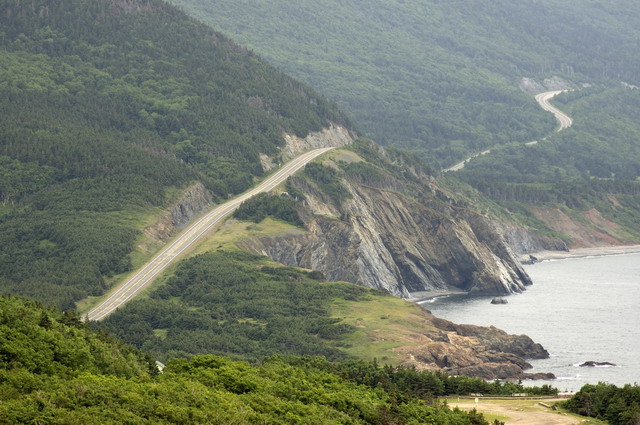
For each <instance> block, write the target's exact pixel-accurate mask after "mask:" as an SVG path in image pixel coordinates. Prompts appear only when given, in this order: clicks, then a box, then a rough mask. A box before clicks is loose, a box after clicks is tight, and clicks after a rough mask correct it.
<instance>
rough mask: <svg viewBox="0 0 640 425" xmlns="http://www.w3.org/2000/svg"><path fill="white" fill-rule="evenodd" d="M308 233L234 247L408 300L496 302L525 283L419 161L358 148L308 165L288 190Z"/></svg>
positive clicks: (508, 257)
mask: <svg viewBox="0 0 640 425" xmlns="http://www.w3.org/2000/svg"><path fill="white" fill-rule="evenodd" d="M287 191H288V193H289V194H291V193H294V194H296V196H299V197H300V198H301V199H302V198H303V199H304V200H303V201H302V202H298V206H299V208H300V210H301V216H302V218H303V221H304V223H305V227H306V228H307V229H308V232H305V233H299V234H284V235H282V236H275V237H266V238H259V239H251V240H246V241H243V242H242V243H241V246H242V247H244V248H246V249H250V250H252V251H254V252H256V253H263V254H267V255H269V256H270V257H271V258H273V259H275V260H276V261H279V262H282V263H284V264H287V265H291V266H299V267H306V268H310V269H314V270H319V271H322V272H323V273H324V274H325V275H326V276H327V277H328V278H329V279H331V280H346V281H349V282H354V283H359V284H362V285H365V286H368V287H372V288H376V289H383V290H386V291H388V292H390V293H392V294H394V295H397V296H402V297H409V296H410V294H411V293H414V292H424V291H435V292H446V291H464V292H471V293H476V294H492V295H501V294H509V293H514V292H520V291H522V290H524V288H525V286H526V285H529V284H531V281H530V280H529V277H528V276H527V275H526V273H525V272H524V270H523V269H522V268H521V267H520V265H519V263H518V261H517V260H516V259H515V258H514V256H513V254H512V253H511V250H510V249H509V248H508V247H507V246H506V244H505V243H504V241H503V239H502V237H501V236H500V235H499V234H498V233H497V232H496V230H495V229H493V228H492V225H491V224H490V221H489V219H488V217H486V216H484V215H482V214H479V213H478V212H477V210H476V209H475V206H474V204H471V203H469V202H466V201H464V200H463V199H462V198H461V197H460V196H459V195H457V194H455V193H454V192H452V191H450V190H448V189H447V188H446V186H443V185H442V183H441V182H439V181H438V180H436V179H435V178H434V177H433V176H432V172H430V170H429V169H428V168H425V167H423V166H421V164H420V162H419V161H416V160H415V159H414V158H411V157H408V156H405V155H403V154H401V153H394V152H389V151H386V150H384V149H382V148H380V147H378V146H377V145H375V144H374V143H373V142H370V141H367V140H357V141H355V142H354V144H352V145H349V146H348V147H346V148H345V149H341V150H338V151H335V152H332V153H331V154H330V155H329V156H328V158H327V159H325V161H324V162H323V163H313V164H310V165H307V167H306V170H305V173H304V174H303V175H302V176H301V177H296V178H293V179H291V181H290V182H289V185H288V187H287Z"/></svg>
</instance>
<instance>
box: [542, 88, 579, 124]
mask: <svg viewBox="0 0 640 425" xmlns="http://www.w3.org/2000/svg"><path fill="white" fill-rule="evenodd" d="M566 91H568V90H556V91H548V92H545V93H540V94H537V95H536V101H537V102H538V104H539V105H540V107H541V108H542V109H544V110H545V111H549V112H551V113H552V114H553V115H555V117H556V119H557V120H558V122H559V123H560V126H559V127H558V129H557V130H556V131H562V130H564V129H567V128H569V127H571V126H572V125H573V120H572V119H571V117H570V116H569V115H567V114H565V113H564V112H562V111H561V110H560V109H558V108H556V107H554V106H552V105H551V104H550V103H549V101H550V100H551V99H552V98H554V97H555V96H557V95H559V94H560V93H564V92H566Z"/></svg>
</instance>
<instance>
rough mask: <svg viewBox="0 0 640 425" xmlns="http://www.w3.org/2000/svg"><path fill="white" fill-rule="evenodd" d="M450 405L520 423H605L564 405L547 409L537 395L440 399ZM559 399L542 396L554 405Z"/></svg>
mask: <svg viewBox="0 0 640 425" xmlns="http://www.w3.org/2000/svg"><path fill="white" fill-rule="evenodd" d="M443 401H445V402H446V403H447V405H449V407H451V408H453V407H456V406H459V407H460V408H461V409H463V410H470V409H473V408H476V409H477V410H478V412H480V413H482V414H483V415H484V417H485V418H487V419H488V420H489V422H492V421H494V420H495V419H497V420H499V421H503V422H505V423H506V424H507V425H509V424H511V423H514V424H515V423H522V424H543V423H544V424H554V425H555V424H578V423H579V424H580V425H607V423H606V422H603V421H599V420H597V419H592V418H586V417H583V416H579V415H575V414H573V413H571V412H568V411H566V410H564V409H557V410H553V409H549V408H546V407H543V406H541V405H540V404H538V403H539V400H538V399H527V398H511V399H509V398H490V397H482V398H480V399H479V402H478V403H475V402H474V399H473V398H466V397H463V398H457V397H456V398H447V399H444V400H443ZM558 401H559V399H556V398H549V399H545V401H544V403H546V404H548V405H552V406H553V405H554V404H555V403H556V402H558Z"/></svg>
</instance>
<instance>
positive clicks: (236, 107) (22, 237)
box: [0, 0, 346, 309]
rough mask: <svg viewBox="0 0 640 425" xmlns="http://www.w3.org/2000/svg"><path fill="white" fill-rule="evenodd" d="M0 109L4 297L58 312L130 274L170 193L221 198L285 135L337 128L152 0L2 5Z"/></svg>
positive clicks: (255, 61) (243, 185)
mask: <svg viewBox="0 0 640 425" xmlns="http://www.w3.org/2000/svg"><path fill="white" fill-rule="evenodd" d="M0 111H1V113H0V293H13V294H22V295H27V296H30V297H34V298H37V299H39V300H41V301H42V302H46V303H47V304H49V305H56V306H58V307H60V308H63V309H68V308H72V307H73V306H74V302H75V301H77V300H79V299H82V298H84V297H86V296H88V295H98V294H102V293H103V292H104V290H105V286H106V283H105V278H106V277H109V276H111V275H114V274H119V273H122V272H124V271H127V270H129V268H130V259H129V256H128V255H129V253H130V252H131V251H132V250H133V248H134V240H135V238H136V236H137V234H138V233H137V232H138V230H139V229H138V228H137V227H138V226H140V221H141V220H140V218H141V217H143V216H144V215H145V214H149V212H148V211H149V210H150V207H159V206H164V205H166V203H167V192H168V191H169V190H173V189H180V188H184V187H186V186H188V185H189V184H190V183H192V182H194V181H201V182H202V183H203V184H204V185H205V186H206V187H207V188H208V189H210V190H211V191H212V192H213V194H214V196H218V197H221V198H226V197H227V195H228V194H229V193H238V192H241V191H243V190H245V189H247V188H248V187H250V186H251V185H253V183H254V179H255V178H256V177H261V176H262V174H263V171H262V167H261V165H260V161H259V154H260V153H266V154H271V155H273V154H276V153H277V152H278V150H277V149H278V147H279V146H280V145H281V144H282V143H283V137H282V134H283V132H288V133H294V134H297V135H299V136H305V135H306V134H307V133H308V132H310V131H315V130H319V129H320V128H321V127H323V126H326V125H327V124H328V123H329V122H335V123H345V122H346V119H345V118H344V117H343V116H342V115H341V114H340V113H339V112H337V111H336V109H335V108H334V107H333V106H332V105H331V104H330V103H329V102H328V101H326V100H325V99H323V98H321V97H320V96H318V95H317V94H315V93H314V92H313V91H312V90H310V89H308V88H307V87H305V86H304V85H303V84H301V83H299V82H296V81H294V80H292V79H291V78H289V77H287V76H286V75H285V74H283V73H282V72H280V71H278V70H276V69H275V68H273V67H272V66H270V65H268V64H267V63H266V62H264V61H263V60H261V59H259V58H258V57H256V56H255V55H254V54H252V53H251V52H249V51H248V50H247V49H245V48H243V47H241V46H239V45H237V44H235V43H234V42H232V41H231V40H229V39H227V38H226V37H224V36H222V35H221V34H219V33H217V32H215V31H213V30H212V29H210V28H208V27H206V26H204V25H202V24H200V23H198V22H196V21H195V20H193V19H190V18H189V17H187V16H186V15H185V14H184V13H182V12H181V11H179V10H178V9H176V8H175V7H173V6H171V5H169V4H167V3H165V2H163V1H160V0H133V1H126V2H122V1H117V0H105V1H90V2H86V1H81V0H64V1H63V0H0ZM143 218H144V217H143Z"/></svg>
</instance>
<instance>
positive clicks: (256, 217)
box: [233, 193, 304, 226]
mask: <svg viewBox="0 0 640 425" xmlns="http://www.w3.org/2000/svg"><path fill="white" fill-rule="evenodd" d="M233 216H234V217H235V218H237V219H239V220H247V221H253V222H254V223H259V222H261V221H262V220H264V219H265V218H266V217H267V216H269V217H274V218H277V219H280V220H282V221H286V222H287V223H291V224H293V225H294V226H302V225H303V224H304V223H303V222H302V220H301V219H300V216H299V215H298V210H297V209H296V200H295V199H294V198H292V197H291V196H287V195H286V194H282V195H272V194H268V193H261V194H259V195H256V196H254V197H253V198H251V199H249V200H247V201H245V202H243V203H242V205H240V208H238V209H237V210H236V211H235V212H234V213H233Z"/></svg>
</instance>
